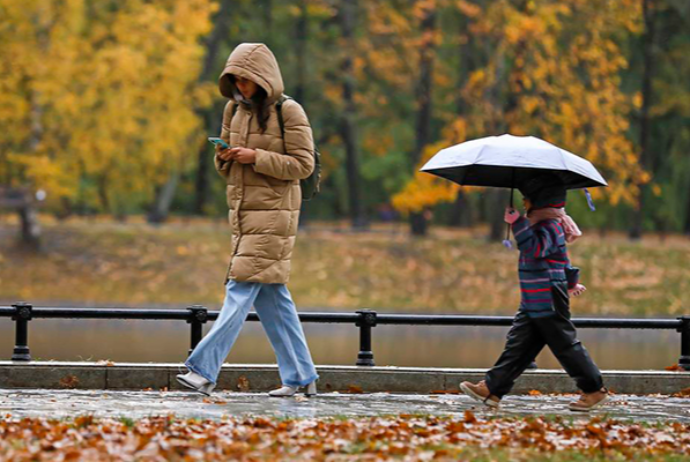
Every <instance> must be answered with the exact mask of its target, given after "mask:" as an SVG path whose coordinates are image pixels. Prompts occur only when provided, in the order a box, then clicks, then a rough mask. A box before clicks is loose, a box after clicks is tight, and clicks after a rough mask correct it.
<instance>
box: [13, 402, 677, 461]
mask: <svg viewBox="0 0 690 462" xmlns="http://www.w3.org/2000/svg"><path fill="white" fill-rule="evenodd" d="M501 448H504V449H507V450H511V451H520V450H530V451H538V452H540V453H542V454H549V453H557V452H567V451H571V452H577V453H579V454H592V455H598V456H602V455H603V456H609V455H616V456H618V457H621V456H622V457H624V458H631V457H632V456H639V455H646V456H662V455H690V425H689V424H682V423H677V422H671V423H667V424H659V425H641V424H632V423H624V422H620V421H616V420H606V419H601V418H594V419H591V420H588V421H576V422H572V421H570V420H568V419H562V418H555V419H542V418H526V419H525V418H484V417H480V416H477V415H475V414H473V413H472V412H470V411H466V412H465V415H464V417H462V418H450V417H433V416H415V415H405V414H402V415H400V416H394V417H383V416H382V417H371V418H354V419H338V418H328V419H309V418H308V419H294V420H292V419H291V420H283V419H268V418H263V417H226V418H223V419H222V420H219V421H218V420H180V419H176V418H174V417H172V416H169V417H151V418H145V419H141V420H137V421H133V420H131V419H127V418H121V419H119V420H116V419H111V418H108V419H98V420H97V419H94V418H93V417H91V416H81V417H77V418H75V419H72V420H51V419H45V418H23V419H18V418H12V417H11V416H10V415H7V416H5V418H4V419H0V458H1V459H3V460H10V461H18V460H39V461H41V460H171V461H182V460H185V461H186V460H230V459H233V460H259V459H261V460H343V459H347V458H350V457H358V458H360V457H361V458H364V459H366V460H381V459H389V458H404V459H408V460H430V459H456V458H462V457H463V454H464V455H467V454H468V451H469V453H474V454H476V451H491V450H495V449H501Z"/></svg>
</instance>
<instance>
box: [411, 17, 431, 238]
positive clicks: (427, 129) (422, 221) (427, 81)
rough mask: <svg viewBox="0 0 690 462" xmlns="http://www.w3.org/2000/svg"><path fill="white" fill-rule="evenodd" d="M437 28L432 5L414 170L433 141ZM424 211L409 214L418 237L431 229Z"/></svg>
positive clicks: (422, 61)
mask: <svg viewBox="0 0 690 462" xmlns="http://www.w3.org/2000/svg"><path fill="white" fill-rule="evenodd" d="M435 29H436V9H435V7H433V6H432V7H431V8H429V9H428V10H427V11H426V12H425V15H424V18H423V19H422V22H421V34H422V37H424V38H425V41H424V43H423V44H422V46H421V49H420V56H419V80H418V81H417V85H416V96H417V120H416V123H415V132H416V142H415V150H414V151H413V152H412V153H411V155H410V164H411V166H410V167H411V168H412V169H416V168H417V164H418V163H419V161H420V160H421V158H422V154H423V152H424V148H425V147H426V145H427V144H429V142H430V141H431V111H432V95H431V88H432V85H433V76H434V51H435V46H434V33H435ZM428 228H429V227H428V224H427V223H426V217H425V216H424V213H423V212H422V213H411V214H410V231H411V232H412V234H413V235H415V236H425V235H426V233H427V230H428Z"/></svg>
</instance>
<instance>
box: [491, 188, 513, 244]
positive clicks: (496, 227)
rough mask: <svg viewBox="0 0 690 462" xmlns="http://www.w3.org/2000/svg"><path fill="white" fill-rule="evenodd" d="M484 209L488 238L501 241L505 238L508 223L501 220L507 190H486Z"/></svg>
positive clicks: (506, 199) (506, 202)
mask: <svg viewBox="0 0 690 462" xmlns="http://www.w3.org/2000/svg"><path fill="white" fill-rule="evenodd" d="M487 194H488V197H487V199H488V200H487V205H488V208H487V210H486V212H487V216H488V219H489V225H490V229H489V240H490V241H494V242H497V241H501V240H503V239H505V236H506V229H507V227H508V225H507V224H506V223H505V221H503V211H504V209H505V207H506V205H507V204H508V199H509V194H510V193H509V192H507V191H506V190H503V189H497V188H492V189H490V190H488V191H487Z"/></svg>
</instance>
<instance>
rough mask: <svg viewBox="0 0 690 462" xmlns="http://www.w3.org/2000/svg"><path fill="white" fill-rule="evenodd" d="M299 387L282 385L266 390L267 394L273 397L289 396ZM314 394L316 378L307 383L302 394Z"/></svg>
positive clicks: (294, 393) (293, 394) (295, 392)
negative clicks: (275, 388)
mask: <svg viewBox="0 0 690 462" xmlns="http://www.w3.org/2000/svg"><path fill="white" fill-rule="evenodd" d="M300 388H301V387H291V386H290V385H283V386H282V387H280V388H278V389H277V390H272V391H269V392H268V396H272V397H274V398H289V397H291V396H295V395H296V394H297V392H298V391H299V389H300ZM314 395H316V380H314V381H313V382H312V383H310V384H309V385H307V389H306V391H305V392H304V396H314Z"/></svg>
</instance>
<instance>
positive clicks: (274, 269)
mask: <svg viewBox="0 0 690 462" xmlns="http://www.w3.org/2000/svg"><path fill="white" fill-rule="evenodd" d="M231 75H235V76H240V77H244V78H246V79H249V80H252V81H253V82H255V83H257V84H258V85H259V86H260V87H261V88H263V89H264V90H265V91H266V94H267V95H268V97H267V101H266V104H267V105H268V111H269V118H268V121H267V128H266V130H265V131H264V132H261V129H260V127H259V122H258V120H257V116H256V111H252V110H251V108H250V107H249V106H247V105H246V104H244V103H238V102H236V101H235V100H234V97H235V94H236V93H237V90H236V89H235V86H234V84H233V81H232V79H231V78H230V76H231ZM220 92H221V93H222V94H223V96H226V97H228V98H231V100H230V102H228V104H227V105H226V106H225V110H224V111H223V128H222V130H221V134H220V136H221V138H222V139H223V140H225V141H226V142H227V143H228V144H229V145H230V146H232V147H246V148H250V149H255V150H256V162H255V164H253V165H247V164H244V165H243V164H240V163H239V162H232V161H230V162H225V161H223V160H222V159H220V158H219V157H218V155H217V154H216V158H215V163H216V169H217V170H218V172H219V173H220V174H221V176H223V177H224V178H225V179H226V182H227V188H226V189H227V192H226V193H227V202H228V206H229V207H230V213H229V219H230V225H231V227H232V241H231V246H230V254H231V256H230V264H229V268H228V273H227V277H226V282H227V280H228V279H233V280H235V281H247V282H262V283H267V284H285V283H287V281H288V279H289V276H290V258H291V257H292V249H293V247H294V245H295V237H296V235H297V223H298V220H299V210H300V205H301V203H302V193H301V189H300V185H299V180H300V179H303V178H306V177H308V176H309V175H310V174H311V172H312V171H313V169H314V141H313V139H312V132H311V126H310V125H309V120H308V119H307V115H306V114H305V112H304V110H303V109H302V106H300V105H299V104H298V103H297V102H295V101H293V100H286V101H285V102H284V103H283V106H282V115H283V121H284V127H285V137H284V139H283V137H281V131H280V125H279V123H278V115H277V112H276V108H275V102H276V100H277V99H278V98H280V97H281V96H282V94H283V79H282V77H281V74H280V68H279V67H278V62H277V61H276V58H275V56H273V53H272V52H271V50H269V49H268V47H267V46H266V45H263V44H251V43H244V44H242V45H239V46H238V47H237V48H235V50H234V51H233V52H232V53H231V54H230V57H229V58H228V61H227V64H226V65H225V69H224V70H223V73H222V74H221V76H220ZM235 104H237V105H238V107H237V109H236V111H235V110H234V105H235ZM233 112H235V115H234V116H233Z"/></svg>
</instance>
